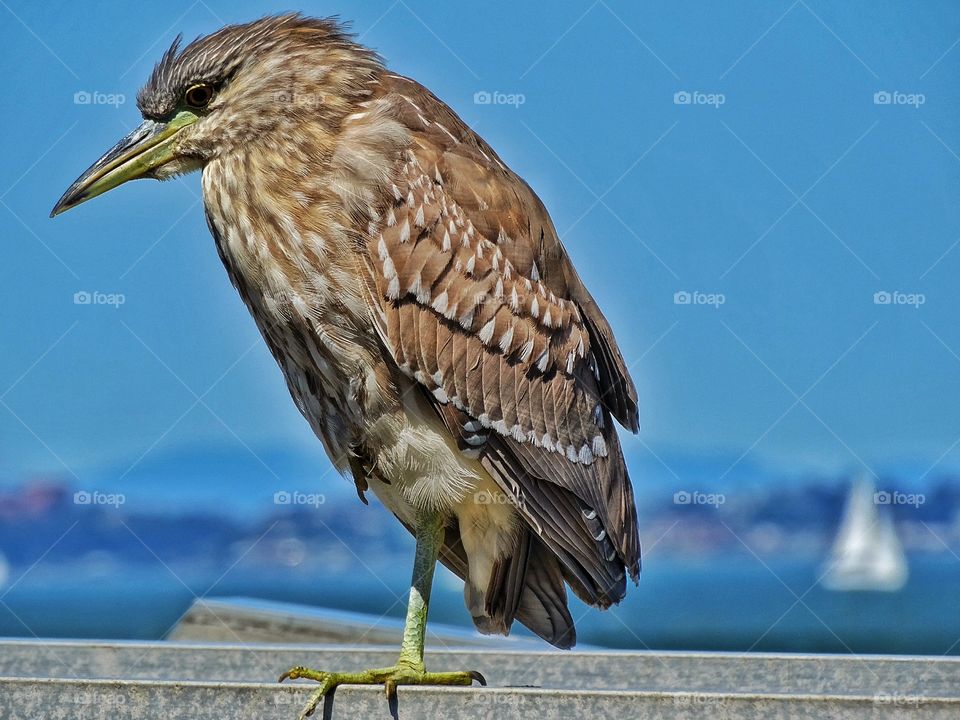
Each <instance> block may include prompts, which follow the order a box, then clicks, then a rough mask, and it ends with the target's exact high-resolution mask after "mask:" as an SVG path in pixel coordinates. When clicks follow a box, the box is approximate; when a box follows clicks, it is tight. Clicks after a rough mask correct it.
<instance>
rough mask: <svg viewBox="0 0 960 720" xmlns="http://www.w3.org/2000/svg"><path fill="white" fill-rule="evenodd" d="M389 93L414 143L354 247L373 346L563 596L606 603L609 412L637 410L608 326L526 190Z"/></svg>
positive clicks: (619, 518) (628, 529)
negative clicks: (359, 256)
mask: <svg viewBox="0 0 960 720" xmlns="http://www.w3.org/2000/svg"><path fill="white" fill-rule="evenodd" d="M386 97H387V98H388V99H392V101H393V105H394V109H395V114H396V117H397V119H398V120H399V121H400V122H401V123H402V124H403V125H404V126H406V128H407V129H408V131H409V134H410V137H411V140H412V142H411V145H410V146H409V148H408V149H407V150H406V151H404V152H403V153H402V156H401V157H400V158H399V159H398V163H397V167H396V172H395V174H394V178H393V182H392V187H391V188H390V196H389V197H388V198H387V203H386V206H385V209H384V215H383V217H382V218H381V222H380V224H379V227H378V229H377V230H376V232H374V233H372V234H371V235H370V236H369V239H368V247H367V251H366V261H367V270H368V284H369V285H370V290H371V292H370V296H371V303H372V305H373V307H372V310H373V314H374V316H375V318H376V320H377V323H378V326H379V328H380V332H381V335H382V338H383V342H384V344H385V345H386V348H387V349H388V351H389V352H390V354H391V355H392V356H393V358H394V360H395V361H396V363H397V365H398V366H399V368H400V369H401V370H402V371H403V372H405V373H406V374H407V375H409V376H410V377H412V378H414V379H415V380H416V381H418V382H419V383H420V384H421V385H422V387H423V388H424V390H425V391H426V392H428V393H429V394H430V396H431V397H432V399H433V401H434V404H435V406H436V407H437V410H438V413H439V414H440V415H441V417H443V419H444V421H445V422H446V424H447V426H448V428H450V429H451V431H452V432H453V433H454V434H455V435H459V437H460V441H461V446H462V447H463V448H464V449H466V450H475V451H477V452H478V454H479V457H480V461H481V462H482V463H483V464H484V466H485V467H486V468H487V469H488V470H489V471H490V473H491V475H493V477H494V478H495V479H496V480H497V481H498V482H499V483H500V484H501V486H502V487H503V488H504V491H505V492H507V493H508V494H509V495H510V496H511V497H512V498H513V500H514V502H515V503H516V504H517V506H518V508H519V509H520V512H521V514H522V515H523V516H524V518H525V519H526V520H527V522H528V523H529V524H530V526H531V527H532V528H533V529H534V531H535V532H536V533H537V534H538V536H539V537H540V538H541V539H542V540H543V542H544V543H545V544H546V545H547V547H548V548H549V549H550V550H551V551H553V552H554V553H555V554H556V555H557V556H558V557H559V558H560V560H561V562H562V565H563V568H564V577H565V578H566V579H567V581H568V582H569V583H570V585H571V588H572V589H573V590H574V591H575V592H576V593H577V594H578V595H579V596H580V597H582V598H583V599H585V600H587V601H588V602H591V603H592V604H597V605H601V606H606V605H609V604H610V603H612V602H616V601H618V600H619V599H620V598H621V597H622V596H623V593H624V591H625V577H624V568H626V569H627V570H628V571H629V572H630V574H631V576H633V577H634V578H635V579H636V577H637V575H638V572H639V541H638V537H637V527H636V511H635V508H634V504H633V494H632V490H631V487H630V481H629V478H628V476H627V471H626V466H625V464H624V461H623V456H622V453H621V450H620V446H619V442H618V440H617V435H616V431H615V429H614V426H613V422H612V421H611V416H613V417H616V418H617V419H618V420H620V422H621V423H623V424H624V425H625V426H626V427H628V428H630V429H631V430H635V429H636V428H637V402H636V391H635V389H634V387H633V383H632V382H631V380H630V377H629V374H628V372H627V369H626V367H625V365H624V362H623V359H622V357H621V354H620V351H619V349H618V348H617V345H616V342H615V340H614V338H613V335H612V332H611V330H610V327H609V325H608V323H607V321H606V320H605V319H604V317H603V315H602V314H601V312H600V310H599V309H598V307H597V305H596V303H595V302H594V300H593V298H592V297H591V296H590V294H589V292H588V291H587V290H586V288H585V287H584V285H583V283H582V282H581V281H580V279H579V277H578V276H577V274H576V272H575V270H574V269H573V266H572V264H571V262H570V260H569V258H568V257H567V254H566V252H565V250H564V249H563V246H562V245H561V243H560V240H559V238H558V237H557V234H556V231H555V229H554V227H553V224H552V223H551V221H550V218H549V216H548V215H547V212H546V210H545V209H544V207H543V205H542V203H541V202H540V200H539V199H538V198H537V197H536V195H535V194H534V193H533V191H532V190H531V189H530V188H529V186H527V185H526V184H525V183H524V182H523V181H522V180H521V179H520V178H519V177H517V176H516V175H514V174H513V173H512V172H511V171H510V170H509V169H507V168H506V167H505V166H504V165H503V163H502V162H501V161H500V160H499V159H498V158H497V156H496V155H495V154H494V152H493V150H492V149H490V147H489V146H488V145H486V143H485V142H484V141H483V140H482V139H480V138H479V137H478V136H477V135H476V134H475V133H473V132H472V131H471V130H470V129H469V128H468V127H467V126H466V125H465V124H464V123H463V122H462V121H461V120H460V119H459V118H458V117H457V116H456V115H455V114H454V113H453V112H452V111H451V110H450V109H449V108H447V106H446V105H444V104H443V103H441V102H440V101H439V100H437V99H436V98H435V97H434V96H433V95H432V94H430V93H429V91H427V90H425V89H424V88H422V87H421V86H419V85H417V84H416V83H414V82H412V81H409V80H406V79H402V78H396V79H395V80H393V81H392V86H391V87H389V88H387V93H386ZM428 118H429V119H428Z"/></svg>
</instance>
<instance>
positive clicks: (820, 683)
mask: <svg viewBox="0 0 960 720" xmlns="http://www.w3.org/2000/svg"><path fill="white" fill-rule="evenodd" d="M396 654H397V647H396V646H384V647H373V646H371V647H356V648H354V647H349V646H342V645H332V646H331V645H325V646H315V645H276V644H274V645H262V644H199V643H174V642H87V641H72V640H6V641H3V640H0V675H2V676H10V677H23V678H29V677H32V678H74V679H84V678H86V679H96V678H125V679H131V680H176V679H184V680H186V679H189V680H196V681H210V682H244V681H245V682H272V681H273V680H275V679H276V677H277V676H278V675H279V674H280V673H281V672H282V671H283V670H285V669H287V668H288V667H290V666H292V665H307V666H309V667H316V668H330V669H338V670H362V669H365V668H369V667H382V666H386V665H390V664H391V663H392V662H393V661H394V660H396ZM427 665H428V667H433V668H437V669H469V670H474V669H475V670H479V671H480V672H482V673H483V674H484V675H485V676H486V678H487V680H488V681H489V683H490V684H491V686H499V687H509V686H514V687H516V686H534V687H542V688H559V689H564V688H570V687H577V688H582V689H591V690H642V691H674V692H685V693H694V692H695V693H702V692H737V693H780V694H829V695H863V696H871V697H873V696H890V697H896V696H915V697H948V698H960V658H930V657H906V656H883V655H873V656H870V655H866V656H854V655H786V654H766V653H751V654H746V655H738V654H730V653H686V652H626V651H624V652H619V651H591V652H580V651H571V652H561V651H543V652H528V651H516V650H512V651H510V650H507V651H505V650H500V651H496V652H491V651H487V650H478V649H471V648H460V649H442V650H441V649H430V650H428V651H427Z"/></svg>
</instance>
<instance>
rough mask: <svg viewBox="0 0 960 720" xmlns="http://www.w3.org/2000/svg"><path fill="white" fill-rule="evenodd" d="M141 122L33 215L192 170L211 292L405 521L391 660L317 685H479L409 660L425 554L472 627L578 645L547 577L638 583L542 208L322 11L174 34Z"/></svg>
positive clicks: (604, 590) (324, 674) (588, 352)
mask: <svg viewBox="0 0 960 720" xmlns="http://www.w3.org/2000/svg"><path fill="white" fill-rule="evenodd" d="M137 105H138V108H139V110H140V112H141V114H142V116H143V122H142V124H140V125H139V127H137V128H136V129H135V130H133V132H131V133H130V134H129V135H127V136H126V137H124V138H123V139H122V140H120V141H119V142H118V143H117V144H116V145H115V146H114V147H113V148H111V149H110V150H109V151H107V152H106V153H105V154H104V155H103V156H102V157H101V158H100V159H99V160H97V161H96V162H95V163H94V164H93V165H92V166H90V168H88V169H87V170H86V171H85V172H83V173H82V174H81V175H80V177H79V178H78V179H77V180H76V181H75V182H74V183H73V184H72V185H71V186H70V187H69V188H68V189H67V191H66V192H65V193H64V194H63V196H62V197H61V198H60V200H59V201H58V202H57V203H56V205H55V207H54V208H53V211H52V212H51V217H53V216H55V215H58V214H59V213H62V212H64V211H66V210H68V209H70V208H73V207H75V206H77V205H79V204H81V203H83V202H85V201H87V200H89V199H91V198H94V197H96V196H98V195H100V194H102V193H105V192H107V191H108V190H111V189H113V188H115V187H117V186H118V185H120V184H122V183H125V182H127V181H129V180H133V179H137V178H153V179H158V180H166V179H169V178H172V177H175V176H178V175H181V174H184V173H188V172H191V171H195V170H200V171H201V173H202V181H201V185H202V191H203V205H204V210H205V215H206V221H207V225H208V228H209V230H210V233H211V234H212V236H213V239H214V243H215V245H216V248H217V251H218V253H219V256H220V259H221V261H222V263H223V265H224V267H225V268H226V271H227V274H228V276H229V278H230V281H231V282H232V284H233V285H234V286H235V287H236V289H237V291H238V292H239V295H240V297H241V298H242V300H243V302H244V303H245V304H246V306H247V308H248V309H249V312H250V314H251V315H252V316H253V319H254V321H255V323H256V325H257V327H258V329H259V331H260V333H261V334H262V336H263V339H264V341H265V342H266V345H267V346H268V347H269V350H270V352H271V353H272V355H273V357H274V358H275V359H276V362H277V364H278V365H279V367H280V370H281V371H282V374H283V376H284V378H285V380H286V384H287V387H288V389H289V392H290V395H291V396H292V398H293V401H294V403H295V404H296V406H297V408H298V409H299V410H300V412H301V413H302V414H303V416H304V417H305V419H306V420H307V422H308V423H309V425H310V427H311V428H312V430H313V431H314V433H315V434H316V435H317V437H318V438H319V439H320V441H321V442H322V443H323V446H324V448H325V450H326V453H327V455H328V456H329V458H330V460H331V462H332V464H333V465H334V466H335V467H336V468H337V469H338V470H339V471H341V472H342V473H343V474H345V475H347V476H348V477H352V480H353V482H354V483H355V485H356V489H357V494H358V496H359V499H360V500H361V501H363V502H364V503H366V502H367V498H366V495H365V493H367V492H372V493H373V494H374V495H375V496H376V497H377V498H378V499H379V501H380V502H381V503H382V505H384V506H385V507H386V508H387V509H388V510H389V511H390V512H391V513H392V514H393V515H395V516H396V518H397V519H398V520H399V521H400V522H401V523H402V524H403V525H404V526H405V527H406V528H407V529H408V530H409V531H410V532H411V533H412V534H413V535H414V537H415V540H416V548H415V551H414V563H413V574H412V580H411V587H410V593H409V599H408V607H407V615H406V620H405V624H404V632H403V641H402V645H401V649H400V654H399V658H398V660H397V663H396V664H395V665H394V666H392V667H389V668H380V669H374V670H368V671H364V672H360V673H344V672H337V671H333V670H315V669H310V668H306V667H303V666H296V667H293V668H291V669H289V670H288V671H287V672H285V673H283V675H282V676H281V677H280V679H281V681H283V680H286V679H298V678H299V679H307V680H312V681H316V682H318V683H319V684H320V685H319V688H318V689H317V690H316V692H315V693H314V694H313V696H312V698H311V700H310V703H309V704H308V706H307V708H305V710H304V713H303V716H305V715H307V714H310V713H312V712H313V710H314V709H315V708H316V706H317V704H318V703H319V702H320V700H321V699H322V698H323V697H324V696H326V695H327V694H329V693H331V692H332V691H333V690H334V689H335V688H336V687H337V686H339V685H344V684H376V685H383V686H384V687H385V689H386V692H387V695H388V697H393V698H395V696H396V690H397V686H398V685H405V684H425V685H426V684H437V685H472V684H473V682H474V681H476V682H479V683H480V684H485V681H484V678H483V676H482V675H481V674H480V673H479V672H477V671H475V670H463V671H459V670H458V671H451V672H447V671H443V672H432V671H431V672H428V671H427V670H426V667H425V664H424V640H425V629H426V621H427V611H428V607H429V600H430V589H431V585H432V580H433V573H434V568H435V566H436V563H437V561H438V560H439V562H441V563H442V564H443V565H445V566H446V567H447V568H449V569H450V570H452V571H453V572H454V573H455V574H456V575H458V576H459V577H460V578H462V579H463V581H464V601H465V605H466V607H467V609H468V611H469V613H470V615H471V617H472V620H473V623H474V625H475V626H476V628H477V629H478V630H479V631H480V632H482V633H487V634H507V633H508V632H509V631H510V629H511V626H512V625H513V623H514V622H515V621H519V622H520V623H521V624H523V625H525V626H526V627H527V628H529V629H530V630H531V631H532V632H533V633H535V634H536V635H538V636H540V637H541V638H543V639H544V640H545V641H546V642H548V643H550V644H552V645H554V646H557V647H559V648H569V647H572V646H573V645H574V643H575V642H576V629H575V626H574V621H573V618H572V616H571V614H570V610H569V607H568V599H567V588H569V589H570V591H572V593H573V594H574V595H575V596H576V597H578V598H579V599H580V600H582V601H583V602H585V603H587V604H588V605H591V606H594V607H597V608H600V609H607V608H609V607H610V606H611V605H614V604H616V603H619V602H620V601H621V600H622V599H623V597H624V596H625V593H626V588H627V577H628V576H629V578H630V579H631V580H632V581H633V582H634V583H636V582H637V581H638V580H639V573H640V541H639V533H638V528H637V513H636V507H635V502H634V494H633V488H632V485H631V481H630V478H629V475H628V471H627V466H626V463H625V460H624V455H623V450H622V447H621V444H620V440H619V437H618V434H617V428H616V425H617V424H619V425H621V426H622V427H624V428H625V429H626V430H628V431H631V432H634V433H636V432H638V430H639V423H638V408H637V403H638V400H637V391H636V388H635V386H634V383H633V380H632V379H631V377H630V373H629V369H628V367H627V366H626V364H625V362H624V359H623V356H622V353H621V351H620V349H619V347H618V345H617V342H616V339H615V338H614V335H613V331H612V329H611V326H610V324H609V323H608V321H607V320H606V318H605V317H604V315H603V313H602V312H601V310H600V308H599V307H598V305H597V303H596V301H595V300H594V298H593V296H592V295H591V294H590V292H589V291H588V290H587V288H586V286H585V285H584V283H583V281H582V280H581V279H580V277H579V275H578V273H577V271H576V269H575V268H574V265H573V263H572V261H571V259H570V256H569V255H568V253H567V251H566V249H565V248H564V246H563V244H562V243H561V241H560V238H559V235H558V233H557V231H556V228H555V227H554V224H553V222H552V221H551V219H550V215H549V214H548V212H547V210H546V207H545V206H544V204H543V202H542V201H541V200H540V198H539V197H538V196H537V195H536V194H535V192H534V191H533V189H532V188H531V187H530V186H529V185H528V184H527V183H526V182H525V181H524V180H523V179H522V178H520V177H519V176H518V175H517V174H516V173H514V172H513V171H512V170H511V169H510V168H509V167H508V166H507V165H506V164H505V163H504V161H503V160H502V159H501V158H500V157H499V155H498V154H497V153H496V152H495V151H494V150H493V148H492V147H491V146H490V145H489V144H488V143H487V142H486V141H485V140H484V139H483V138H481V137H480V136H479V135H478V134H477V133H476V132H474V131H473V130H472V129H471V128H470V127H469V126H468V125H467V124H466V123H465V122H464V121H463V120H462V119H461V118H460V117H459V116H458V115H457V114H456V113H455V112H454V111H453V110H452V109H451V108H450V107H449V106H448V105H447V104H445V103H444V102H443V101H441V100H440V99H439V98H438V97H436V96H435V95H434V94H433V93H431V92H430V91H429V90H428V89H427V88H426V87H424V86H423V85H421V84H419V83H418V82H416V81H415V80H413V79H410V78H408V77H405V76H403V75H400V74H397V73H394V72H391V71H390V70H389V69H388V67H387V65H386V63H385V61H384V60H383V59H382V58H381V57H380V56H379V55H378V54H377V53H376V52H375V51H373V50H371V49H369V48H367V47H365V46H363V45H361V44H360V43H359V42H357V41H356V40H355V38H354V36H353V35H352V34H351V33H350V30H349V27H348V26H346V25H345V24H343V23H341V22H340V21H339V20H338V19H336V18H326V19H316V18H311V17H307V16H304V15H302V14H299V13H296V14H284V15H276V16H268V17H264V18H261V19H257V20H254V21H252V22H249V23H246V24H236V25H228V26H226V27H223V28H222V29H220V30H217V31H215V32H213V33H212V34H210V35H207V36H204V37H200V38H198V39H196V40H194V41H193V42H191V43H189V44H187V45H185V46H183V45H182V43H181V38H180V37H178V38H177V39H176V40H175V41H174V42H173V44H172V45H171V47H170V48H169V49H168V50H167V51H166V52H165V53H164V54H163V56H162V57H161V59H160V60H159V62H158V63H157V64H156V66H155V68H154V69H153V71H152V73H151V74H150V76H149V78H148V79H147V81H146V83H145V84H144V86H143V87H142V89H141V90H140V91H139V93H138V94H137Z"/></svg>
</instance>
